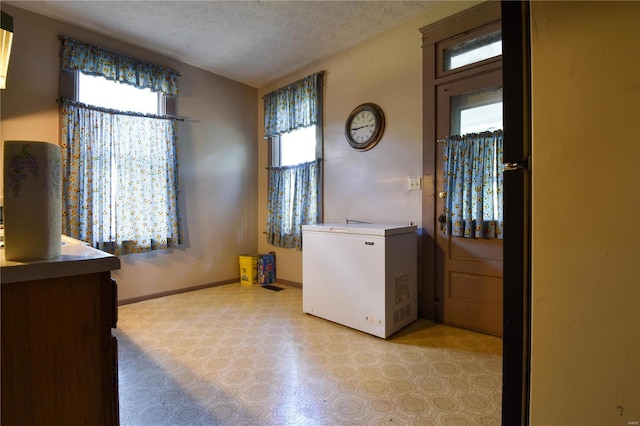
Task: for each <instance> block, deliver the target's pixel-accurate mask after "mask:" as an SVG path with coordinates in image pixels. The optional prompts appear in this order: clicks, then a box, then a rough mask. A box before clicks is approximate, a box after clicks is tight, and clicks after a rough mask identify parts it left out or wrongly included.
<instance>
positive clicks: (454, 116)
mask: <svg viewBox="0 0 640 426" xmlns="http://www.w3.org/2000/svg"><path fill="white" fill-rule="evenodd" d="M501 129H502V88H501V87H495V88H494V87H491V88H487V89H482V90H479V91H476V92H471V93H465V94H462V95H458V96H453V97H452V98H451V134H452V135H466V134H468V133H480V132H493V131H495V130H501Z"/></svg>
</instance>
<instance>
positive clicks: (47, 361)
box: [0, 266, 119, 426]
mask: <svg viewBox="0 0 640 426" xmlns="http://www.w3.org/2000/svg"><path fill="white" fill-rule="evenodd" d="M3 269H4V268H3ZM69 269H73V267H72V266H70V268H69ZM3 272H4V271H3ZM0 288H1V291H2V294H1V305H2V307H1V309H2V311H1V320H2V323H1V328H2V335H1V344H2V346H1V347H0V350H1V352H2V371H1V376H2V378H1V381H2V388H1V408H2V412H1V413H0V416H1V417H0V418H1V422H2V425H3V426H13V425H19V426H27V425H47V426H48V425H64V426H68V425H91V426H94V425H109V426H111V425H117V424H119V415H118V412H119V410H118V374H117V372H118V366H117V359H118V355H117V342H116V339H115V337H114V336H113V335H112V333H111V329H112V328H113V327H115V326H116V321H117V290H116V284H115V282H113V281H112V280H111V276H110V272H109V271H104V272H92V273H83V274H80V275H71V276H59V277H53V278H45V279H34V280H27V281H19V282H9V283H7V282H3V283H2V284H1V285H0Z"/></svg>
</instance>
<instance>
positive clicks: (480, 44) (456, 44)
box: [437, 22, 502, 77]
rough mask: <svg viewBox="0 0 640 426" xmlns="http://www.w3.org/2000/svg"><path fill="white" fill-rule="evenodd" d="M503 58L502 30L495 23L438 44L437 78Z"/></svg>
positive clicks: (497, 23) (498, 24) (498, 23)
mask: <svg viewBox="0 0 640 426" xmlns="http://www.w3.org/2000/svg"><path fill="white" fill-rule="evenodd" d="M501 56H502V28H501V25H500V22H494V23H492V24H488V25H486V26H484V27H480V28H477V29H475V30H473V31H469V32H463V33H461V34H458V35H455V36H453V37H449V38H448V39H446V40H443V41H441V42H439V43H437V76H438V77H443V76H445V75H449V74H452V73H457V72H461V71H466V70H469V69H471V68H473V67H477V66H479V65H483V64H487V63H490V62H494V61H499V60H500V59H501Z"/></svg>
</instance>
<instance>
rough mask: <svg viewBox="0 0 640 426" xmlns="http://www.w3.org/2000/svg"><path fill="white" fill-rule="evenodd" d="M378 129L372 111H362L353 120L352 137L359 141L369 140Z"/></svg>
mask: <svg viewBox="0 0 640 426" xmlns="http://www.w3.org/2000/svg"><path fill="white" fill-rule="evenodd" d="M375 130H376V117H375V116H374V115H373V113H372V112H371V111H368V110H364V111H360V112H359V113H358V114H356V116H355V117H354V118H353V120H352V121H351V129H350V130H349V132H350V134H351V138H353V140H354V141H356V142H358V143H364V142H367V141H368V140H369V139H371V136H373V133H374V132H375Z"/></svg>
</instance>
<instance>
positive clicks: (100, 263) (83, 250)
mask: <svg viewBox="0 0 640 426" xmlns="http://www.w3.org/2000/svg"><path fill="white" fill-rule="evenodd" d="M62 243H63V245H62V249H61V252H62V253H61V255H60V256H58V257H52V258H51V259H45V260H29V261H13V260H5V258H4V248H2V249H0V283H2V284H5V283H16V282H23V281H32V280H42V279H47V278H59V277H68V276H72V275H84V274H91V273H97V272H105V271H112V270H114V269H120V259H119V258H118V257H116V256H113V255H111V254H109V253H105V252H103V251H100V250H97V249H94V248H93V247H89V246H88V245H87V244H86V243H84V242H82V241H79V240H76V239H74V238H70V237H67V236H66V235H63V236H62Z"/></svg>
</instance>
